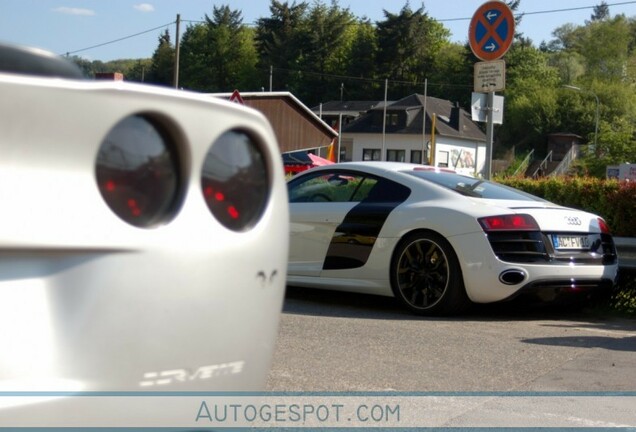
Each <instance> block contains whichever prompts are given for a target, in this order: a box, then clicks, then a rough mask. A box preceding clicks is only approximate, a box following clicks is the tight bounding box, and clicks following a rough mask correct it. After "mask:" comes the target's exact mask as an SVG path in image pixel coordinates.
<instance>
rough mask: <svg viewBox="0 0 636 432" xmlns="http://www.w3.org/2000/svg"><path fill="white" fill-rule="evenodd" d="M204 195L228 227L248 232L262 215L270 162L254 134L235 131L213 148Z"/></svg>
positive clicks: (203, 178) (203, 181)
mask: <svg viewBox="0 0 636 432" xmlns="http://www.w3.org/2000/svg"><path fill="white" fill-rule="evenodd" d="M201 189H202V191H203V197H204V199H205V202H206V204H207V206H208V208H209V209H210V212H211V213H212V215H213V216H214V217H215V218H216V219H217V220H218V221H219V222H220V223H221V224H222V225H223V226H225V227H226V228H228V229H231V230H233V231H246V230H248V229H250V228H251V227H253V226H254V225H255V224H256V223H257V222H258V221H259V219H260V218H261V216H262V214H263V212H264V210H265V207H266V205H267V201H268V198H269V190H270V176H269V172H268V169H267V161H266V158H265V155H264V153H263V149H262V146H261V145H260V143H259V141H258V140H257V139H256V138H255V137H254V136H253V135H252V134H250V133H247V132H244V131H241V130H232V131H228V132H225V133H224V134H223V135H221V136H220V137H219V138H218V139H217V140H216V141H215V142H214V143H213V144H212V146H211V147H210V150H209V151H208V153H207V155H206V157H205V161H204V164H203V172H202V175H201Z"/></svg>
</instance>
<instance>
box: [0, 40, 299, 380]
mask: <svg viewBox="0 0 636 432" xmlns="http://www.w3.org/2000/svg"><path fill="white" fill-rule="evenodd" d="M4 49H7V48H6V47H5V48H4ZM9 50H10V49H9ZM12 52H13V51H12ZM13 53H14V54H15V52H13ZM3 54H4V51H3ZM18 54H19V55H25V56H26V58H27V59H28V60H29V61H35V62H36V63H37V62H38V61H39V60H38V57H41V56H42V54H41V53H37V52H35V53H32V54H33V56H34V58H35V60H33V58H32V57H30V56H31V53H29V52H25V53H22V54H20V53H18ZM46 57H47V55H46V54H45V55H44V58H43V59H42V61H43V62H44V63H46V62H48V61H53V62H55V61H57V60H50V59H47V58H46ZM10 72H11V73H3V72H0V95H2V97H1V98H0V202H1V203H2V212H1V215H0V221H1V223H0V254H1V255H2V257H1V258H0V346H1V347H2V354H1V355H0V390H3V391H25V390H29V391H33V390H38V391H73V392H75V391H134V390H163V391H176V390H178V391H182V390H198V391H201V390H205V391H212V390H214V391H227V390H259V389H262V388H263V386H264V384H265V379H266V376H267V373H268V370H269V366H270V361H271V356H272V353H273V349H274V343H275V339H276V335H277V328H278V319H279V314H280V310H281V306H282V301H283V295H284V286H285V265H286V260H287V237H288V212H287V205H286V201H287V196H286V191H285V184H284V178H283V168H282V163H281V160H280V154H279V150H278V146H277V144H276V140H275V137H274V135H273V132H272V130H271V127H270V125H269V123H268V122H267V121H266V119H265V118H264V117H263V116H262V115H260V114H259V113H257V112H255V111H252V110H248V109H246V108H243V107H240V106H239V105H236V104H231V103H228V102H222V101H217V100H212V99H210V98H207V97H205V96H200V95H196V94H191V93H187V92H180V91H176V90H170V89H161V88H155V87H150V86H141V85H132V84H126V83H121V82H120V83H116V82H94V81H88V80H76V79H66V78H65V77H62V78H60V77H50V78H49V77H35V76H26V75H23V74H16V73H12V72H13V71H10ZM62 75H64V73H62Z"/></svg>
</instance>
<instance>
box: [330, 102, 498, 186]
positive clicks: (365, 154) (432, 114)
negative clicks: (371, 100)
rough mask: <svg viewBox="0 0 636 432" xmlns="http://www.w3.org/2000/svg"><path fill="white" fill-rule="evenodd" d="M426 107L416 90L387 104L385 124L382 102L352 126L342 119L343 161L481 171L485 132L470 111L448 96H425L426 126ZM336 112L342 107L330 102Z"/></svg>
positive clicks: (341, 154)
mask: <svg viewBox="0 0 636 432" xmlns="http://www.w3.org/2000/svg"><path fill="white" fill-rule="evenodd" d="M342 104H351V102H342ZM370 105H371V106H373V105H374V104H370ZM423 111H424V96H422V95H419V94H413V95H410V96H407V97H405V98H404V99H401V100H398V101H395V102H390V103H387V107H386V123H384V113H385V109H384V106H383V104H382V103H379V104H375V106H373V107H372V108H371V109H369V110H368V111H366V112H365V113H361V114H360V116H359V117H357V118H356V119H354V120H352V121H350V122H349V123H348V124H347V123H345V122H343V123H345V124H344V125H343V127H342V131H341V132H342V134H341V135H342V136H341V138H340V160H341V161H344V160H351V161H361V160H395V161H405V162H415V163H429V164H431V165H435V166H439V167H449V168H454V169H456V170H457V171H459V172H464V173H469V174H476V173H479V172H481V171H482V169H483V168H484V163H485V157H486V135H485V134H484V132H482V130H481V129H480V128H479V127H478V126H477V124H476V123H475V122H473V121H472V120H471V116H470V113H468V112H466V111H465V110H463V109H461V108H460V107H459V106H458V105H453V103H452V102H450V101H448V100H444V99H438V98H434V97H426V129H424V128H423V121H422V120H423V115H422V114H423ZM336 112H337V107H334V106H331V107H330V110H329V114H330V115H332V116H333V115H334V113H336ZM326 121H328V120H326ZM383 131H384V132H383ZM383 149H384V152H383V151H382V150H383Z"/></svg>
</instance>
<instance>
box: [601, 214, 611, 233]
mask: <svg viewBox="0 0 636 432" xmlns="http://www.w3.org/2000/svg"><path fill="white" fill-rule="evenodd" d="M598 227H599V228H600V229H601V232H602V233H603V234H610V228H609V225H607V222H605V221H604V220H603V219H601V218H598Z"/></svg>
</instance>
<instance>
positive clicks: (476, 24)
mask: <svg viewBox="0 0 636 432" xmlns="http://www.w3.org/2000/svg"><path fill="white" fill-rule="evenodd" d="M514 35H515V18H514V16H513V15H512V10H510V8H509V7H508V5H507V4H506V3H504V2H503V1H498V0H493V1H489V2H486V3H484V4H482V5H481V6H480V7H479V8H478V9H477V11H476V12H475V14H474V15H473V18H472V19H471V21H470V27H469V29H468V42H469V45H470V48H471V49H472V51H473V53H474V54H475V56H476V57H477V58H479V59H480V60H484V63H477V64H476V65H475V89H474V90H475V91H476V92H482V93H486V94H487V102H486V107H485V108H481V109H482V110H485V111H486V112H487V123H486V161H485V165H484V178H485V179H487V180H488V179H490V173H491V170H492V147H493V132H494V120H493V117H494V116H493V110H494V99H495V91H501V90H503V89H504V88H505V63H504V62H503V61H500V62H495V61H493V60H498V59H500V58H501V57H503V56H504V54H506V52H507V51H508V49H509V48H510V45H512V40H513V39H514Z"/></svg>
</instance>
